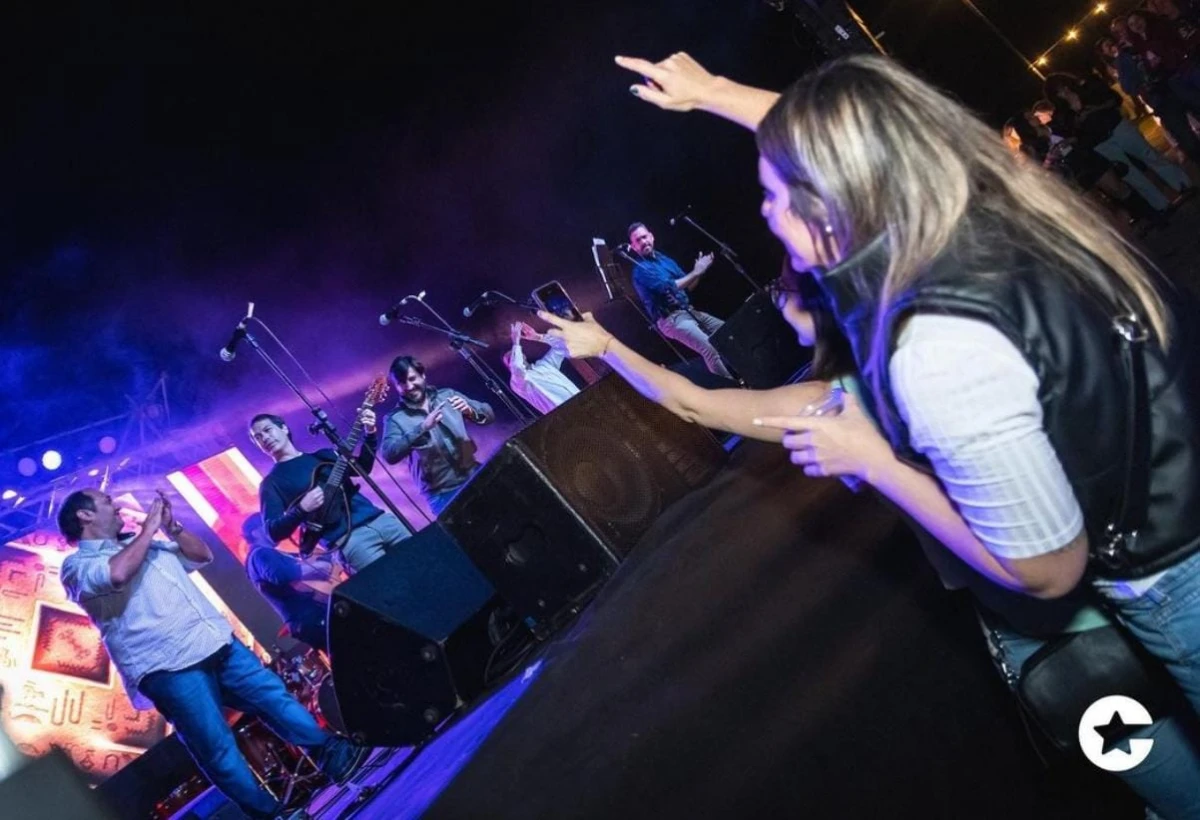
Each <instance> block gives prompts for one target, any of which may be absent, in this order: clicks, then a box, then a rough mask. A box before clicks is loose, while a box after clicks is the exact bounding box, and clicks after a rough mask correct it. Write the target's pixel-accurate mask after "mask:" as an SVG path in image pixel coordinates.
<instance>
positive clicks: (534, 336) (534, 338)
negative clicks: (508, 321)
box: [517, 322, 542, 342]
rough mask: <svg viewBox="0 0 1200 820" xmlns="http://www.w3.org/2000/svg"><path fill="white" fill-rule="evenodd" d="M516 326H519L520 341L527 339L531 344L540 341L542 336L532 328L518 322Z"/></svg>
mask: <svg viewBox="0 0 1200 820" xmlns="http://www.w3.org/2000/svg"><path fill="white" fill-rule="evenodd" d="M517 324H519V325H520V326H521V338H522V339H528V340H529V341H531V342H540V341H542V334H540V333H538V332H537V331H536V330H534V329H533V328H532V327H530V326H529V325H527V324H525V323H524V322H518V323H517Z"/></svg>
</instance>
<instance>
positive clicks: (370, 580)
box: [328, 523, 495, 746]
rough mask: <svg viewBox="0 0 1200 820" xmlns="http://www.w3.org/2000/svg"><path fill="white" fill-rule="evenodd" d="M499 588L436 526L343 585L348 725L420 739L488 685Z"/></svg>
mask: <svg viewBox="0 0 1200 820" xmlns="http://www.w3.org/2000/svg"><path fill="white" fill-rule="evenodd" d="M494 595H495V591H494V590H493V589H492V585H491V584H489V583H488V581H487V579H485V578H484V577H483V576H482V575H481V574H480V573H479V570H478V569H476V568H475V566H474V564H472V563H471V561H470V559H469V558H467V556H466V555H465V554H463V552H462V550H460V549H459V548H458V546H457V545H456V544H455V543H454V539H453V538H451V537H450V536H449V535H448V534H447V533H446V532H445V530H443V529H442V528H441V527H440V526H439V525H438V524H436V523H434V524H431V525H429V526H428V527H426V528H425V529H423V530H421V531H420V532H418V533H417V534H415V535H414V536H412V537H411V538H409V539H407V540H406V541H405V542H404V543H403V544H402V545H401V546H399V547H397V548H394V549H392V550H391V551H390V552H389V553H388V554H387V555H386V556H384V557H383V558H381V559H379V560H378V561H376V562H375V563H373V564H371V565H370V566H368V567H366V568H364V569H363V570H361V571H360V572H358V573H357V574H356V575H354V576H353V577H352V578H350V579H349V580H348V581H346V582H344V583H342V584H341V585H340V586H338V587H337V588H335V589H334V591H333V597H332V598H331V599H330V605H329V607H330V613H329V619H328V621H329V658H330V666H331V667H332V670H333V688H334V692H335V693H336V695H337V702H338V706H339V707H340V710H341V717H342V722H343V723H344V724H345V727H346V730H347V731H348V732H349V733H350V734H351V735H352V736H355V737H356V738H357V739H359V740H360V741H361V742H364V743H368V744H370V745H375V746H406V745H409V744H413V743H417V742H419V741H420V740H422V739H424V738H425V737H427V736H428V735H430V734H432V733H433V731H434V729H436V728H437V726H438V724H439V723H441V722H442V721H443V720H444V719H445V718H446V717H448V716H449V715H450V714H452V713H453V712H454V711H455V710H457V709H458V708H459V707H461V706H463V705H464V704H465V703H467V702H468V701H470V700H471V699H472V698H473V697H475V696H476V695H478V694H479V693H480V692H481V691H483V686H484V683H483V679H484V671H485V669H486V666H487V661H488V657H489V655H490V654H491V643H490V641H489V640H488V634H487V620H488V616H489V615H490V613H491V611H492V609H493V608H494V607H493V606H492V599H493V597H494Z"/></svg>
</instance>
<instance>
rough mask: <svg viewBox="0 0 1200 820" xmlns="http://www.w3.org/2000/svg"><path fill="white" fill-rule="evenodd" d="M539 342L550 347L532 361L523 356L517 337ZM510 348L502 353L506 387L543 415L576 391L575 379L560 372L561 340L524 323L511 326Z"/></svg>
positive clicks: (564, 355)
mask: <svg viewBox="0 0 1200 820" xmlns="http://www.w3.org/2000/svg"><path fill="white" fill-rule="evenodd" d="M522 339H528V340H530V341H535V342H542V343H544V344H547V345H549V346H550V350H549V351H547V352H546V354H545V355H544V356H542V357H541V358H540V359H538V360H537V361H535V362H533V363H532V364H530V363H529V361H528V360H527V359H526V358H525V351H524V350H523V349H522V347H521V340H522ZM512 343H513V346H512V350H510V351H509V352H507V353H505V354H504V365H505V366H506V367H507V368H508V372H509V374H510V376H509V381H508V383H509V386H510V387H512V389H513V392H514V393H516V394H517V395H518V396H520V397H521V398H523V399H525V401H527V402H529V403H530V404H531V405H533V407H534V409H535V410H537V411H538V412H539V413H541V414H543V415H545V414H546V413H549V412H550V411H551V410H553V409H554V408H555V407H558V406H559V405H560V404H562V403H563V402H564V401H566V400H567V399H569V398H571V397H572V396H574V395H575V394H577V393H578V392H579V388H578V387H576V386H575V382H573V381H571V380H570V379H568V378H567V377H566V375H565V374H564V373H563V372H562V363H563V359H564V358H566V355H567V348H566V345H565V344H564V343H563V341H562V339H559V338H556V337H554V336H543V335H542V334H540V333H538V332H537V331H536V330H534V329H533V328H532V327H530V326H529V325H527V324H525V323H524V322H517V323H516V324H514V325H513V326H512Z"/></svg>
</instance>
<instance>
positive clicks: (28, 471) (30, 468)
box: [17, 456, 37, 478]
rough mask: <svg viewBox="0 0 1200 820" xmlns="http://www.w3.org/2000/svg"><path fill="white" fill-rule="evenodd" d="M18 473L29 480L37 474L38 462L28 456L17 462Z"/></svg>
mask: <svg viewBox="0 0 1200 820" xmlns="http://www.w3.org/2000/svg"><path fill="white" fill-rule="evenodd" d="M17 472H18V473H20V474H21V475H23V476H25V477H26V478H29V477H30V476H32V475H33V474H34V473H36V472H37V462H36V461H34V460H33V459H32V458H29V457H28V456H26V457H25V458H23V459H21V460H20V461H18V462H17Z"/></svg>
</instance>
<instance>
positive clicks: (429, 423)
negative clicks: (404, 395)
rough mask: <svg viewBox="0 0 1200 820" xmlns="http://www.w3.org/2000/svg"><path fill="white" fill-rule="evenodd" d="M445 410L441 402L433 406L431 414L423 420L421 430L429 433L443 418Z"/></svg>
mask: <svg viewBox="0 0 1200 820" xmlns="http://www.w3.org/2000/svg"><path fill="white" fill-rule="evenodd" d="M443 412H445V411H443V409H442V406H441V405H440V404H439V405H438V406H437V407H435V408H433V410H432V411H430V413H429V415H427V416H426V417H425V420H424V421H422V422H421V432H424V433H428V432H429V431H430V430H432V429H433V428H434V427H437V425H438V422H439V421H441V420H442V414H443Z"/></svg>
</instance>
